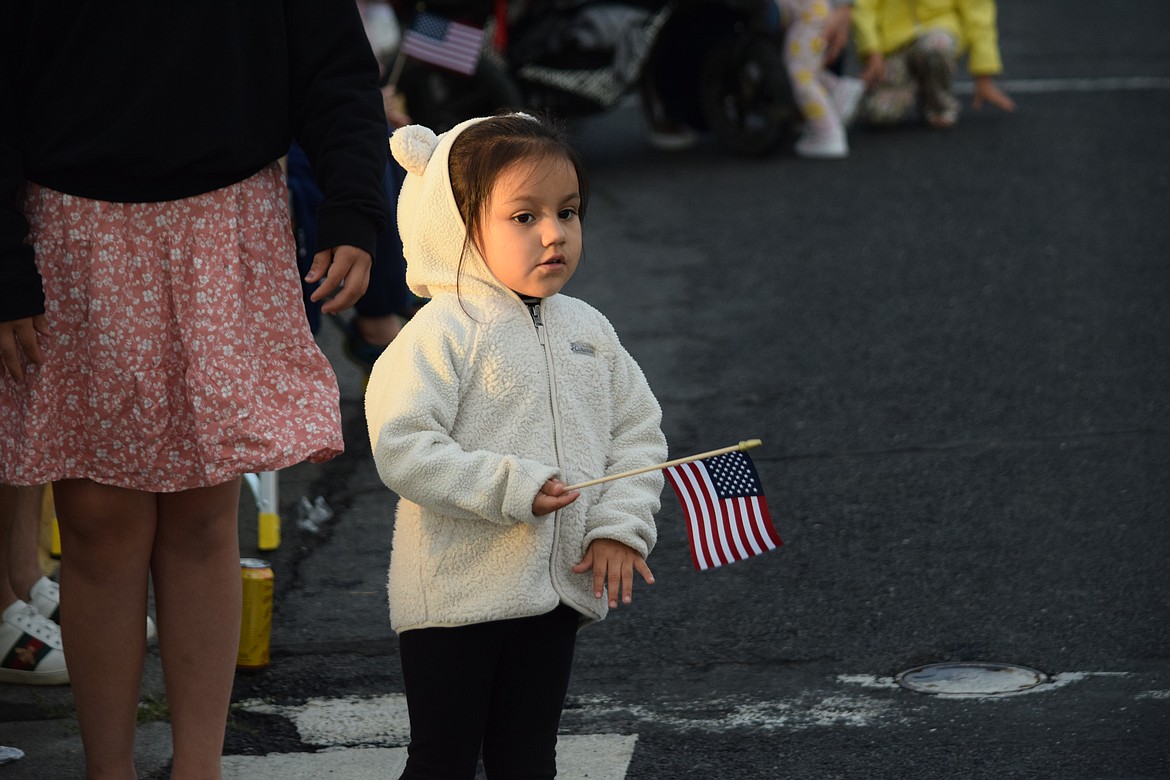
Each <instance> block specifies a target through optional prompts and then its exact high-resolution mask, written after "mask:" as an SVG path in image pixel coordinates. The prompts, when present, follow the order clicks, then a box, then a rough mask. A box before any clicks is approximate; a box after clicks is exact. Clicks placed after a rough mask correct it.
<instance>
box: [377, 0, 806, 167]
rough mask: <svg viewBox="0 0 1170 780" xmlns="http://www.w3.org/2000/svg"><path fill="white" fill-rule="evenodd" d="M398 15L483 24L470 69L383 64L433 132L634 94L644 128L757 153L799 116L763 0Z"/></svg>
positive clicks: (779, 36) (567, 1)
mask: <svg viewBox="0 0 1170 780" xmlns="http://www.w3.org/2000/svg"><path fill="white" fill-rule="evenodd" d="M398 13H399V16H400V23H401V25H402V28H403V29H404V30H409V29H410V28H411V26H412V25H413V24H414V23H415V21H416V20H417V19H419V15H420V14H430V15H432V18H434V17H435V16H437V17H440V18H442V19H444V20H453V21H456V22H459V23H461V24H463V25H466V26H469V27H473V28H482V29H483V30H484V35H483V42H484V45H483V50H482V52H481V54H480V56H479V59H478V63H476V64H474V65H472V66H471V67H473V68H474V72H472V73H459V72H455V71H454V70H451V69H449V68H447V67H443V66H442V65H439V64H434V63H432V62H428V61H424V60H420V59H416V58H414V57H404V56H402V54H401V53H400V54H399V56H398V58H397V60H396V62H395V64H394V67H393V68H391V69H390V70H389V73H388V76H387V79H388V80H389V81H393V82H394V83H395V85H396V88H397V90H398V92H399V94H400V95H401V96H402V98H403V99H404V101H405V104H406V110H407V111H408V113H409V114H410V115H411V117H412V118H413V119H414V120H415V121H417V122H420V123H422V124H425V125H427V126H429V127H431V128H433V129H434V130H436V131H437V132H441V131H443V130H446V129H448V128H450V127H452V126H454V125H455V124H457V123H458V122H460V121H462V120H464V119H467V118H470V117H473V116H482V115H486V114H490V113H493V112H495V111H497V110H500V109H505V108H509V109H530V110H548V111H550V112H552V113H554V114H556V115H558V116H562V117H565V118H575V117H582V116H587V115H589V114H595V113H598V112H602V111H606V110H608V109H610V108H612V107H614V106H615V105H617V103H618V102H619V101H620V100H622V99H623V98H625V97H626V96H627V95H631V94H639V95H640V97H641V99H642V106H643V109H644V111H645V112H646V115H647V119H648V121H649V122H650V124H651V125H652V126H653V125H655V124H657V123H659V122H663V121H667V122H673V123H681V124H684V125H686V126H689V127H691V128H694V129H696V130H709V131H711V132H712V133H713V134H714V136H715V137H716V139H717V140H718V142H719V143H720V144H721V145H722V146H723V147H724V148H726V149H729V150H730V151H732V152H735V153H737V154H744V155H763V154H766V153H768V152H770V151H772V150H773V149H775V148H776V147H777V146H778V145H779V144H780V143H781V141H784V140H787V139H788V138H789V136H790V135H791V133H792V132H793V130H794V128H796V127H797V126H798V125H799V123H800V121H801V117H800V112H799V110H798V109H797V107H796V104H795V102H794V100H793V98H792V91H791V88H790V85H789V83H788V75H787V72H786V70H785V68H784V63H783V60H782V55H781V49H780V46H781V44H782V41H783V31H782V29H781V27H780V23H779V19H778V15H777V12H776V8H775V5H774V3H773V2H772V0H722V1H720V2H717V1H716V0H674V1H673V2H669V3H666V4H662V3H640V2H632V1H630V2H607V1H605V0H601V1H593V0H584V1H582V0H550V1H548V2H524V3H504V2H494V3H493V2H492V0H479V1H478V2H474V1H473V2H449V1H447V0H443V2H439V1H438V0H434V1H433V2H430V3H427V4H426V5H418V6H410V7H409V8H405V7H404V8H399V9H398ZM407 35H408V36H409V35H410V33H409V32H408V33H407Z"/></svg>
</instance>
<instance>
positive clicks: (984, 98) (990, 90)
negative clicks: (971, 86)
mask: <svg viewBox="0 0 1170 780" xmlns="http://www.w3.org/2000/svg"><path fill="white" fill-rule="evenodd" d="M984 103H990V104H991V105H993V106H995V107H996V108H998V109H1000V110H1001V111H1007V112H1009V113H1010V112H1012V111H1015V110H1016V102H1015V101H1014V100H1012V99H1011V98H1010V97H1008V96H1007V93H1006V92H1004V91H1003V90H1002V89H1000V88H999V86H998V85H997V84H996V83H995V79H993V78H992V77H991V76H976V77H975V99H974V100H973V101H971V105H972V106H973V107H974V108H975V109H976V110H978V109H980V108H983V104H984Z"/></svg>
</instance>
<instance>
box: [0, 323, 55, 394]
mask: <svg viewBox="0 0 1170 780" xmlns="http://www.w3.org/2000/svg"><path fill="white" fill-rule="evenodd" d="M49 333H50V331H49V321H48V320H46V319H45V315H43V314H38V315H36V316H35V317H25V318H23V319H19V320H8V321H7V322H0V362H2V363H3V364H4V368H5V370H6V371H8V373H9V374H12V376H13V377H14V378H15V379H16V380H17V381H24V368H23V367H22V366H23V362H24V360H28V361H29V362H30V363H35V364H37V365H40V364H41V363H44V362H45V356H44V353H42V352H41V345H40V343H39V342H38V340H37V334H40V335H42V336H48V335H49Z"/></svg>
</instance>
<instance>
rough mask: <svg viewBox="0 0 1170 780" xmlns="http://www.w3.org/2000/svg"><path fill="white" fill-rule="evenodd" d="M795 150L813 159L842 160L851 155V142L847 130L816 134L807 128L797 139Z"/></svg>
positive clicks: (800, 155)
mask: <svg viewBox="0 0 1170 780" xmlns="http://www.w3.org/2000/svg"><path fill="white" fill-rule="evenodd" d="M794 151H795V152H796V154H797V155H798V156H799V157H806V158H808V159H811V160H840V159H843V158H845V157H848V156H849V142H848V141H846V140H845V131H843V130H842V131H838V132H835V133H822V134H816V133H811V132H809V131H808V130H805V131H804V133H802V134H801V136H800V138H798V139H796V145H795V147H794Z"/></svg>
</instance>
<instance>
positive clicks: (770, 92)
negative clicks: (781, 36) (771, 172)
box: [699, 35, 800, 156]
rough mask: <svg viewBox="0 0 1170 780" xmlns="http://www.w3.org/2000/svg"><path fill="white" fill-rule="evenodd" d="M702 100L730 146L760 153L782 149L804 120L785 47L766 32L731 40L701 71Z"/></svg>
mask: <svg viewBox="0 0 1170 780" xmlns="http://www.w3.org/2000/svg"><path fill="white" fill-rule="evenodd" d="M699 104H700V107H701V109H702V112H703V117H704V118H705V119H706V120H707V124H708V125H709V126H710V128H711V131H712V132H713V133H714V134H715V137H716V138H717V139H718V140H719V143H720V144H721V145H722V146H723V147H724V148H726V149H728V150H730V151H732V152H734V153H736V154H742V155H749V156H760V155H764V154H767V153H768V152H770V151H772V150H773V149H775V148H776V146H777V145H778V144H779V143H780V141H781V140H782V139H784V138H785V137H786V136H787V135H788V134H789V133H790V132H791V131H792V128H793V127H794V126H795V124H796V123H797V122H798V121H799V116H800V114H799V112H798V111H797V109H796V104H795V102H794V100H793V98H792V90H791V87H790V86H789V83H788V78H787V75H786V72H785V69H784V62H783V59H782V57H781V53H780V50H779V48H778V46H777V44H776V42H775V41H774V40H772V39H771V38H768V37H767V36H764V35H748V36H745V37H734V38H731V37H729V38H727V39H725V40H723V41H721V42H719V43H718V44H716V45H715V46H714V47H713V48H712V49H711V51H710V53H709V54H708V55H707V58H706V60H705V61H704V63H703V67H702V70H701V71H700V73H699Z"/></svg>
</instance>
